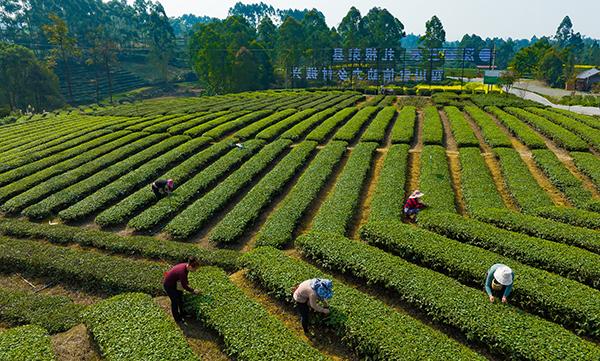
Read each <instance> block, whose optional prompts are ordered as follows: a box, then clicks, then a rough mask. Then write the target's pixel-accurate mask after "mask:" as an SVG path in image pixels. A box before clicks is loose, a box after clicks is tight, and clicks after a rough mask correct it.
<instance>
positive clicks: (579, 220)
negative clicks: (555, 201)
mask: <svg viewBox="0 0 600 361" xmlns="http://www.w3.org/2000/svg"><path fill="white" fill-rule="evenodd" d="M532 215H535V216H538V217H543V218H549V219H553V220H555V221H558V222H561V223H567V224H570V225H572V226H578V227H585V228H590V229H595V230H599V229H600V214H598V213H596V212H589V211H585V210H582V209H576V208H564V207H540V208H537V209H535V210H534V211H533V212H532Z"/></svg>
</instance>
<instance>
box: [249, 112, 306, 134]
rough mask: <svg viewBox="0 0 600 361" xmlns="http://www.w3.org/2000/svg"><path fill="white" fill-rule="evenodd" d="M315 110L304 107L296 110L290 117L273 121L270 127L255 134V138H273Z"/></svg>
mask: <svg viewBox="0 0 600 361" xmlns="http://www.w3.org/2000/svg"><path fill="white" fill-rule="evenodd" d="M316 112H317V111H316V110H315V109H306V110H302V111H300V112H297V113H296V114H294V115H292V116H291V117H288V118H285V119H284V120H282V121H280V122H278V123H275V124H273V125H271V126H270V127H268V128H266V129H264V130H263V131H261V132H260V133H258V134H257V135H256V138H259V139H264V140H267V141H269V140H273V139H275V138H277V136H279V135H280V134H281V133H283V132H285V131H286V130H287V129H289V128H290V127H293V126H294V125H296V124H298V123H300V122H301V121H303V120H304V119H306V118H308V117H310V116H312V115H313V114H315V113H316Z"/></svg>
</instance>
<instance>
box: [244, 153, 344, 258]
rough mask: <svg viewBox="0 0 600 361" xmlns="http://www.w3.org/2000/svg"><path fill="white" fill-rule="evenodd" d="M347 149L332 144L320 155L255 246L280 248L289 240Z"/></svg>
mask: <svg viewBox="0 0 600 361" xmlns="http://www.w3.org/2000/svg"><path fill="white" fill-rule="evenodd" d="M347 145H348V144H347V143H346V142H335V141H334V142H331V143H329V144H328V145H327V146H326V147H325V148H323V149H322V150H321V151H319V153H318V154H317V156H316V157H315V158H314V159H313V161H312V162H311V163H310V164H309V166H308V168H307V169H306V171H304V173H303V174H302V176H300V178H299V179H298V181H297V182H296V184H295V185H294V186H293V187H292V189H291V190H290V192H289V193H288V194H287V195H286V197H285V198H284V199H283V201H281V203H280V204H279V205H278V207H277V208H276V209H275V211H274V212H273V213H271V214H270V215H269V217H268V218H267V221H266V222H265V224H264V225H263V226H262V228H261V229H260V231H259V232H258V235H257V241H256V243H257V244H258V245H263V246H264V245H270V246H276V247H282V246H283V245H284V244H285V243H287V242H289V241H291V240H292V238H293V234H294V230H295V229H296V226H297V225H298V223H299V222H300V220H301V218H302V216H304V214H305V213H306V211H307V210H308V207H309V206H310V205H311V203H312V202H313V201H314V200H315V198H316V197H317V195H318V194H319V191H320V190H321V189H322V188H323V186H324V185H325V182H327V180H328V179H329V177H330V176H331V174H332V173H333V170H334V168H335V166H336V165H337V164H338V163H339V162H340V160H341V158H342V155H343V154H344V152H345V151H346V146H347Z"/></svg>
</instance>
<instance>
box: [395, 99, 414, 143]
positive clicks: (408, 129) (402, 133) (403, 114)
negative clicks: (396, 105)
mask: <svg viewBox="0 0 600 361" xmlns="http://www.w3.org/2000/svg"><path fill="white" fill-rule="evenodd" d="M416 119H417V114H416V108H415V107H413V106H406V107H403V108H402V110H400V112H399V113H398V118H396V122H395V123H394V126H393V128H392V134H391V138H392V144H397V143H404V144H410V143H411V142H412V139H413V135H414V132H415V121H416Z"/></svg>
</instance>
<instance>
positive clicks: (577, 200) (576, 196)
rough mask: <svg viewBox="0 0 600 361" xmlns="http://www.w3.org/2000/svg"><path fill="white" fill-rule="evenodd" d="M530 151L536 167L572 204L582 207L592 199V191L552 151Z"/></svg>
mask: <svg viewBox="0 0 600 361" xmlns="http://www.w3.org/2000/svg"><path fill="white" fill-rule="evenodd" d="M532 153H533V160H534V161H535V163H536V164H537V165H538V167H540V169H541V170H542V171H543V172H544V174H545V175H546V176H547V177H548V179H549V180H550V182H552V184H554V186H556V188H558V189H559V190H560V191H561V192H562V193H563V194H564V195H565V196H566V197H567V199H569V201H571V203H573V205H575V206H576V207H584V206H585V205H586V204H587V203H588V202H589V201H590V200H591V199H592V192H590V191H589V190H587V189H586V188H585V187H584V186H583V182H582V181H581V180H579V178H577V177H575V176H574V175H573V174H572V173H571V172H570V171H569V169H567V167H565V165H564V164H563V163H562V162H561V161H560V160H559V159H558V158H557V157H556V155H555V154H554V153H553V152H552V151H549V150H547V149H536V150H534V151H532Z"/></svg>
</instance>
